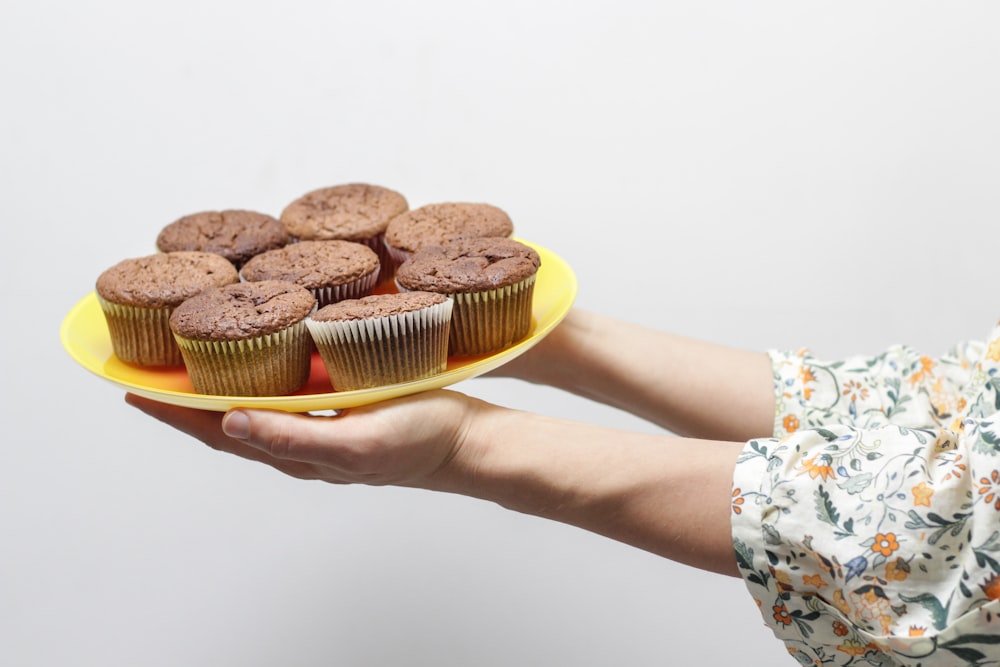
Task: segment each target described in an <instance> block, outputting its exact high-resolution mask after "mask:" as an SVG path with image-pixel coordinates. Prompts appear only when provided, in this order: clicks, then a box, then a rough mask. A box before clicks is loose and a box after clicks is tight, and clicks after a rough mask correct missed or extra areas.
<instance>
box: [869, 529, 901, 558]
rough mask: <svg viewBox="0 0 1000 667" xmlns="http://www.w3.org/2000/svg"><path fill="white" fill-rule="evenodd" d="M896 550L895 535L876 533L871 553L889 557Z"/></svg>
mask: <svg viewBox="0 0 1000 667" xmlns="http://www.w3.org/2000/svg"><path fill="white" fill-rule="evenodd" d="M898 548H899V542H897V541H896V534H895V533H876V535H875V544H873V545H872V551H874V552H876V553H880V554H882V555H883V556H891V555H892V553H893V552H894V551H895V550H896V549H898Z"/></svg>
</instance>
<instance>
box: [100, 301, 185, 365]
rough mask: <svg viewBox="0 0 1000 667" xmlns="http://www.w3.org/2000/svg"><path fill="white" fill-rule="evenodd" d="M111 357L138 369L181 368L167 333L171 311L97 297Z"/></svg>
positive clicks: (179, 353)
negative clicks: (102, 313) (109, 344)
mask: <svg viewBox="0 0 1000 667" xmlns="http://www.w3.org/2000/svg"><path fill="white" fill-rule="evenodd" d="M97 301H98V303H99V304H100V305H101V310H102V311H103V312H104V317H105V319H106V320H107V323H108V335H109V336H110V337H111V346H112V348H113V349H114V352H115V355H116V356H117V357H118V358H119V359H121V360H122V361H124V362H126V363H130V364H138V365H139V366H183V365H184V359H183V358H182V357H181V351H180V350H179V349H178V348H177V343H175V342H174V335H173V333H172V332H171V331H170V324H169V320H170V314H171V313H173V312H174V309H173V308H143V307H141V306H129V305H124V304H119V303H113V302H111V301H108V300H107V299H104V298H103V297H101V296H100V295H98V296H97Z"/></svg>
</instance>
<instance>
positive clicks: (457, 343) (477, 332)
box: [448, 275, 535, 356]
mask: <svg viewBox="0 0 1000 667" xmlns="http://www.w3.org/2000/svg"><path fill="white" fill-rule="evenodd" d="M534 291H535V276H534V275H533V276H531V277H529V278H525V279H524V280H522V281H520V282H517V283H514V284H513V285H509V286H507V287H500V288H497V289H494V290H486V291H483V292H460V293H457V294H452V295H451V296H452V298H453V299H454V300H455V310H454V312H453V313H452V317H451V334H450V336H449V343H448V353H449V354H452V355H455V356H475V355H482V354H492V353H494V352H499V351H500V350H502V349H504V348H506V347H509V346H511V345H513V344H514V343H516V342H517V341H519V340H521V339H522V338H524V337H525V336H527V335H528V332H529V331H530V330H531V300H532V296H533V295H534Z"/></svg>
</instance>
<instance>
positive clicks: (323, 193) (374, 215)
mask: <svg viewBox="0 0 1000 667" xmlns="http://www.w3.org/2000/svg"><path fill="white" fill-rule="evenodd" d="M408 209H409V204H408V203H407V201H406V198H405V197H404V196H403V195H401V194H400V193H398V192H396V191H395V190H390V189H389V188H384V187H381V186H378V185H369V184H367V183H348V184H345V185H334V186H331V187H326V188H320V189H318V190H313V191H312V192H307V193H306V194H304V195H302V196H301V197H299V198H298V199H296V200H295V201H293V202H292V203H290V204H289V205H288V206H286V207H285V210H284V211H282V212H281V223H282V225H284V228H285V230H286V231H287V233H288V234H289V236H291V237H292V239H294V240H296V241H327V240H341V241H354V242H356V243H363V244H365V245H367V246H368V247H369V248H371V249H372V250H374V251H375V253H376V254H377V255H378V256H379V262H380V263H381V266H382V269H381V271H380V275H381V276H382V278H383V279H384V280H387V279H391V278H392V273H393V269H394V268H395V265H394V263H393V260H392V258H391V256H390V255H389V252H388V250H387V249H386V247H385V243H384V241H383V240H384V237H385V229H386V226H387V225H388V224H389V221H390V220H392V219H393V218H394V217H396V216H397V215H399V214H400V213H403V212H405V211H407V210H408Z"/></svg>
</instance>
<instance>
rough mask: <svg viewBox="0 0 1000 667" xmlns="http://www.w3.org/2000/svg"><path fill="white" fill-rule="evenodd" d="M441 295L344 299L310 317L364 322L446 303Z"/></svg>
mask: <svg viewBox="0 0 1000 667" xmlns="http://www.w3.org/2000/svg"><path fill="white" fill-rule="evenodd" d="M447 299H448V297H446V296H444V295H443V294H435V293H432V292H401V293H398V294H373V295H370V296H365V297H362V298H360V299H345V300H344V301H338V302H337V303H331V304H330V305H328V306H323V307H322V308H320V309H319V310H317V311H316V312H315V313H313V315H312V319H313V320H315V321H317V322H334V321H343V320H366V319H371V318H378V317H388V316H390V315H399V314H400V313H409V312H413V311H415V310H421V309H422V308H428V307H430V306H435V305H437V304H440V303H444V302H445V301H447Z"/></svg>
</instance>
